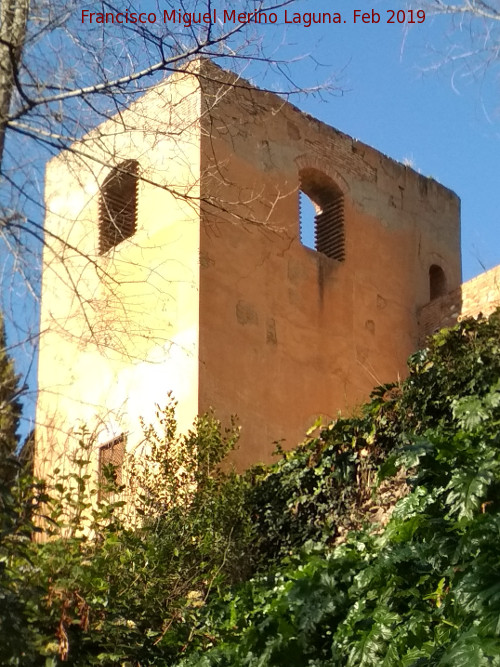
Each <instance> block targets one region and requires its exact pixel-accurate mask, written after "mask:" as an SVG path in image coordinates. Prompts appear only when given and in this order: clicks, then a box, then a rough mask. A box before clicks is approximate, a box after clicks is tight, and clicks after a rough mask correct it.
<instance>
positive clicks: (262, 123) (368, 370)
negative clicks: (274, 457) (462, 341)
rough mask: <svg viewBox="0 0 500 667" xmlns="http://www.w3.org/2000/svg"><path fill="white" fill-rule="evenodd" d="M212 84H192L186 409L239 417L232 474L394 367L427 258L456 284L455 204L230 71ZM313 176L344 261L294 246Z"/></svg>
mask: <svg viewBox="0 0 500 667" xmlns="http://www.w3.org/2000/svg"><path fill="white" fill-rule="evenodd" d="M214 78H215V74H214V75H213V76H212V77H208V76H207V79H206V83H204V84H202V86H203V92H204V98H203V102H204V105H205V115H204V116H203V122H202V164H201V167H202V174H203V178H202V195H203V198H204V201H208V205H205V206H204V207H203V208H202V232H201V244H200V253H201V255H200V256H201V261H200V263H201V276H200V409H201V410H204V409H206V407H208V405H213V406H214V407H215V408H216V410H217V412H218V414H221V415H224V416H226V417H228V416H229V414H231V413H235V414H237V415H238V417H239V420H240V422H241V424H242V426H243V432H242V440H241V447H240V451H239V452H238V453H237V454H236V456H235V460H236V462H237V464H238V466H239V467H240V468H243V467H246V466H248V465H249V464H251V463H254V462H256V461H259V460H268V459H269V457H270V454H271V451H272V448H273V447H272V444H271V443H273V441H276V440H282V439H284V444H285V446H287V447H290V446H293V445H295V444H296V443H297V442H299V441H300V440H301V439H302V438H303V437H304V436H305V433H306V431H307V429H308V427H310V426H311V424H312V423H313V422H314V420H315V418H316V416H317V415H323V416H324V417H326V418H328V419H331V418H335V417H336V416H337V413H338V411H339V410H342V411H343V412H344V413H345V412H346V411H347V412H348V411H351V410H355V409H356V407H357V406H358V405H359V404H360V402H362V401H364V400H365V399H366V398H367V397H368V396H369V393H370V391H371V389H372V387H373V386H374V385H376V384H378V383H384V382H389V381H394V380H396V379H397V378H398V377H401V376H404V375H405V373H406V360H407V357H408V355H409V354H410V353H412V352H413V351H415V350H416V349H417V345H418V320H417V312H418V309H419V308H420V306H422V305H424V304H425V303H427V302H428V301H429V270H430V267H431V266H432V265H439V266H440V267H441V268H442V269H443V271H444V274H445V276H446V282H447V287H448V288H449V289H453V288H454V287H456V286H458V285H459V284H460V278H461V269H460V236H459V235H460V230H459V200H458V198H457V197H456V195H454V194H453V193H452V192H451V191H449V190H447V189H446V188H444V187H442V186H441V185H439V184H438V183H436V182H435V181H433V180H430V179H426V178H424V177H422V176H420V175H419V174H417V173H416V172H414V171H413V170H411V169H409V168H407V167H405V166H403V165H401V164H398V163H396V162H394V161H393V160H390V159H389V158H387V157H386V156H384V155H382V154H381V153H379V152H377V151H376V150H374V149H372V148H370V147H368V146H366V145H364V144H362V143H360V142H358V141H355V140H353V139H351V138H350V137H348V136H346V135H344V134H342V133H340V132H338V131H336V130H334V129H333V128H331V127H329V126H327V125H325V124H323V123H321V122H319V121H317V120H315V119H313V118H311V117H310V116H307V115H306V114H303V113H301V112H300V111H298V110H297V109H296V108H295V107H293V106H292V105H290V104H288V103H286V102H284V101H283V100H282V99H280V98H278V97H276V96H274V95H272V94H269V93H265V92H262V91H258V90H255V89H254V88H251V87H249V86H247V85H246V84H245V82H242V81H234V79H232V78H231V75H227V74H219V78H220V79H223V80H224V81H226V82H229V83H233V84H235V85H234V87H232V88H226V93H225V94H224V95H222V94H221V87H220V85H217V84H216V83H215V82H214ZM311 174H312V176H311ZM323 177H326V178H325V182H327V181H328V182H333V183H334V184H335V186H336V188H338V189H339V190H341V192H342V194H343V199H344V227H345V260H344V261H337V260H336V259H332V258H330V257H327V256H325V255H324V254H322V253H319V252H316V251H315V250H312V249H310V248H307V247H305V246H304V245H303V244H302V243H301V241H300V233H299V190H300V189H301V187H302V185H301V179H302V180H304V179H307V180H308V189H309V190H310V191H311V192H315V188H316V191H317V192H318V193H320V191H321V188H322V179H323ZM315 179H316V180H317V184H315V183H314V180H315ZM311 180H312V181H313V183H312V184H311Z"/></svg>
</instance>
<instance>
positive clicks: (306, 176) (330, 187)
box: [299, 167, 346, 262]
mask: <svg viewBox="0 0 500 667" xmlns="http://www.w3.org/2000/svg"><path fill="white" fill-rule="evenodd" d="M304 197H306V198H307V200H309V202H310V204H312V207H313V208H314V211H315V215H314V223H313V221H312V219H309V215H308V213H309V211H310V210H311V206H307V207H306V206H304V204H305V203H306V202H305V201H304ZM304 211H306V215H304ZM313 224H314V250H316V251H317V252H320V253H322V254H323V255H326V256H327V257H331V258H332V259H335V260H337V261H338V262H343V261H345V256H346V239H345V220H344V195H343V192H342V190H341V189H340V188H339V186H338V185H337V184H336V183H335V182H334V181H333V180H332V179H331V178H330V177H329V176H327V175H326V174H324V173H323V172H321V171H320V170H318V169H315V168H313V167H308V168H305V169H301V171H300V172H299V235H300V240H301V242H302V243H303V245H306V246H307V247H312V246H311V245H309V243H310V242H309V243H308V238H307V236H308V235H309V234H310V233H311V231H312V229H311V228H312V226H313ZM309 238H310V237H309Z"/></svg>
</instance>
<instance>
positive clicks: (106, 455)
mask: <svg viewBox="0 0 500 667" xmlns="http://www.w3.org/2000/svg"><path fill="white" fill-rule="evenodd" d="M125 440H126V439H125V435H123V434H122V435H119V436H118V437H116V438H114V439H113V440H111V441H110V442H107V443H106V444H104V445H101V447H100V448H99V483H100V489H99V499H100V500H102V499H103V498H107V497H109V496H110V494H109V493H107V492H106V491H105V490H104V489H103V486H105V485H106V477H105V474H104V473H105V469H106V468H107V467H108V470H109V466H113V475H114V480H115V482H116V484H117V486H121V484H122V480H123V461H124V458H125Z"/></svg>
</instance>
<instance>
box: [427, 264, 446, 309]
mask: <svg viewBox="0 0 500 667" xmlns="http://www.w3.org/2000/svg"><path fill="white" fill-rule="evenodd" d="M447 291H448V289H447V284H446V276H445V273H444V271H443V269H442V268H441V267H440V266H438V265H437V264H433V265H432V266H431V268H430V269H429V296H430V300H431V301H434V299H438V298H439V297H440V296H443V294H446V293H447Z"/></svg>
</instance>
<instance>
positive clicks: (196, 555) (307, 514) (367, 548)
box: [0, 313, 500, 667]
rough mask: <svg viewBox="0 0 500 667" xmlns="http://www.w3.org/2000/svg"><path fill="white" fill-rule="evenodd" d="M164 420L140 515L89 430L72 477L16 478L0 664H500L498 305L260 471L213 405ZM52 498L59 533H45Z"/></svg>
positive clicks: (4, 556)
mask: <svg viewBox="0 0 500 667" xmlns="http://www.w3.org/2000/svg"><path fill="white" fill-rule="evenodd" d="M158 421H159V423H160V426H161V429H160V430H159V431H157V430H156V429H155V428H153V427H151V426H145V436H146V441H147V443H148V446H147V448H146V450H145V451H144V453H143V455H142V457H141V459H140V460H136V461H135V462H134V461H132V462H131V463H130V468H129V481H130V483H131V484H132V487H133V488H132V489H131V490H132V491H133V493H134V496H133V497H134V498H135V505H134V511H133V512H132V514H131V515H127V513H126V512H125V508H124V507H123V503H122V500H121V499H122V497H123V495H119V494H118V493H117V491H118V489H116V487H115V486H114V482H113V474H112V473H113V471H112V470H109V476H108V480H107V482H106V485H107V486H106V489H107V493H106V494H101V495H99V494H98V489H97V488H96V487H95V485H93V484H92V483H91V479H90V476H89V473H88V469H89V468H88V466H89V461H90V447H91V445H90V444H89V441H88V438H87V437H86V436H85V434H82V439H81V442H80V446H79V449H78V451H77V452H76V453H75V461H74V467H73V469H72V473H71V476H69V477H67V478H63V479H60V480H59V481H58V482H57V483H56V484H54V485H52V487H51V488H48V489H47V491H44V489H43V488H42V487H37V486H33V484H32V482H30V481H29V480H27V481H25V482H21V480H19V482H18V484H17V486H14V487H13V488H12V489H11V490H10V491H9V493H10V496H9V497H8V499H7V500H6V501H5V502H6V504H5V506H6V507H7V508H8V510H9V514H8V516H7V518H6V519H5V520H4V523H3V527H4V528H3V533H2V535H0V586H1V587H0V596H3V597H1V598H0V603H1V604H0V624H1V625H0V632H1V636H2V642H0V662H1V664H6V665H45V666H46V667H51V666H52V667H54V666H55V665H58V664H60V663H62V662H66V663H67V664H71V665H82V666H83V665H104V666H106V665H109V666H110V665H122V666H134V667H142V666H146V665H159V666H160V665H161V666H165V665H170V666H173V665H177V666H178V667H212V666H213V667H215V666H216V665H217V666H218V667H225V666H227V667H240V666H241V667H257V666H259V667H261V666H262V667H263V666H269V667H281V666H283V667H284V666H285V665H286V666H287V667H306V666H307V667H327V666H329V667H331V666H336V665H338V666H341V665H342V666H343V665H347V666H352V667H354V666H356V667H357V666H364V667H368V666H377V667H378V666H379V665H385V666H394V667H396V666H398V667H399V666H405V665H407V666H410V665H411V666H415V667H416V666H420V665H429V666H430V665H442V666H446V665H453V667H466V666H467V667H470V666H472V667H474V666H480V665H500V557H499V551H498V546H497V545H498V540H499V537H500V511H499V510H500V494H499V487H500V446H499V445H500V442H499V438H500V428H499V426H500V315H499V314H498V313H497V314H495V315H493V316H492V317H491V318H490V319H489V320H488V321H485V320H479V321H477V322H476V321H474V320H467V321H465V322H463V323H461V324H460V325H458V326H457V327H455V328H453V329H451V330H449V331H447V332H442V333H440V334H438V335H437V336H436V337H434V339H433V340H432V341H431V342H430V345H429V347H428V348H427V349H425V350H422V351H420V352H418V353H416V354H415V355H413V357H412V358H411V359H410V369H409V376H408V379H407V380H406V381H405V382H404V383H402V384H400V385H387V386H384V387H379V388H377V389H376V390H375V391H374V393H373V395H372V400H371V402H370V403H369V404H367V405H366V406H365V407H364V409H363V411H362V413H361V414H360V416H357V417H355V418H352V419H340V420H338V421H337V422H335V423H333V424H331V425H330V426H329V427H328V428H326V429H324V430H323V431H322V433H321V434H320V436H319V437H318V438H315V439H309V440H308V441H306V442H305V443H303V444H302V445H301V446H300V447H298V448H297V450H295V451H293V452H287V453H284V454H283V457H282V459H281V460H280V461H279V462H278V463H277V464H275V465H274V466H269V467H260V468H255V469H253V470H251V471H249V472H248V474H247V475H245V476H243V477H239V476H237V475H233V474H230V473H223V472H222V470H221V468H220V466H219V463H220V461H221V460H222V458H223V457H224V456H225V455H226V453H227V452H228V451H229V450H230V449H231V448H232V447H233V446H234V444H235V441H236V433H235V432H234V430H233V431H231V432H229V433H227V434H223V433H222V431H221V427H220V424H219V423H218V422H217V421H216V420H215V419H214V417H213V416H212V415H206V416H205V417H204V418H202V419H200V420H199V421H198V423H197V425H196V427H195V428H194V429H193V432H191V433H189V434H188V435H187V436H185V437H183V436H179V435H178V434H177V425H176V423H175V415H174V406H173V405H171V406H169V407H167V409H166V410H164V411H160V412H159V414H158ZM125 477H126V476H125ZM127 483H128V482H127ZM23 485H24V486H23ZM44 493H45V496H44ZM99 498H100V499H99ZM41 500H44V501H45V505H44V507H45V509H44V511H45V513H46V515H47V517H48V520H49V521H50V526H51V528H50V529H49V532H50V533H51V539H50V540H49V541H46V542H44V543H32V542H30V541H29V539H28V536H29V531H30V530H31V528H32V527H33V526H32V524H31V518H30V516H31V513H32V512H33V509H35V511H36V508H37V507H39V504H40V502H41ZM32 503H35V504H34V505H33V504H32ZM89 535H91V536H92V539H89V537H87V536H89ZM4 603H5V604H6V605H7V604H8V605H9V613H8V614H7V613H6V612H5V611H4V609H6V607H5V606H2V605H4ZM4 637H6V639H5V641H4Z"/></svg>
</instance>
